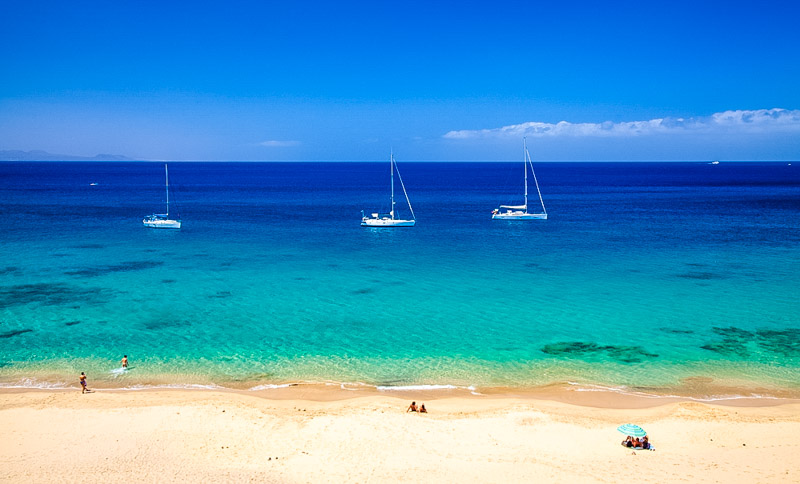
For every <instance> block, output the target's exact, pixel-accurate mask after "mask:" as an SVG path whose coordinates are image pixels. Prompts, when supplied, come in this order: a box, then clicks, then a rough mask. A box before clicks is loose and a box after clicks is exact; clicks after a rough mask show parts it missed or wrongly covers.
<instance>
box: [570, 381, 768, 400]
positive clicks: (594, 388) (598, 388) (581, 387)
mask: <svg viewBox="0 0 800 484" xmlns="http://www.w3.org/2000/svg"><path fill="white" fill-rule="evenodd" d="M567 385H570V386H572V387H575V388H573V389H571V390H572V391H576V392H610V393H618V394H620V395H630V396H634V397H641V398H654V399H658V398H680V399H685V400H691V401H694V402H719V401H724V400H746V399H764V400H781V398H780V397H773V396H769V395H758V394H750V395H717V396H707V397H691V396H686V395H673V394H661V395H659V394H655V393H647V392H642V391H638V390H631V389H629V388H627V387H612V386H605V385H596V384H591V383H577V382H572V381H568V382H567Z"/></svg>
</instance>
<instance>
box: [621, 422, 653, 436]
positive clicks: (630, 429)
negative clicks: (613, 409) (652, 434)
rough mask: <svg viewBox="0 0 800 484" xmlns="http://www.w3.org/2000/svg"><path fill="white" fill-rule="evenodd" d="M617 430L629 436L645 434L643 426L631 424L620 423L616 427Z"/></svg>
mask: <svg viewBox="0 0 800 484" xmlns="http://www.w3.org/2000/svg"><path fill="white" fill-rule="evenodd" d="M617 430H619V431H620V432H622V433H623V434H625V435H629V436H631V437H644V436H645V435H647V432H645V431H644V429H643V428H641V427H639V426H638V425H633V424H625V425H620V426H619V427H617Z"/></svg>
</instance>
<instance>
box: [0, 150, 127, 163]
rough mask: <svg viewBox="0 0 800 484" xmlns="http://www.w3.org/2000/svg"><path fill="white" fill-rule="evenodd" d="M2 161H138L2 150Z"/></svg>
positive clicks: (125, 157)
mask: <svg viewBox="0 0 800 484" xmlns="http://www.w3.org/2000/svg"><path fill="white" fill-rule="evenodd" d="M0 161H136V160H135V159H133V158H128V157H127V156H123V155H109V154H105V153H102V154H99V155H95V156H75V155H59V154H54V153H48V152H46V151H42V150H33V151H22V150H0Z"/></svg>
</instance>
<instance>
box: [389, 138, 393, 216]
mask: <svg viewBox="0 0 800 484" xmlns="http://www.w3.org/2000/svg"><path fill="white" fill-rule="evenodd" d="M389 171H390V172H391V175H390V179H391V180H392V210H391V212H390V213H389V215H391V216H392V220H394V152H392V154H391V155H389Z"/></svg>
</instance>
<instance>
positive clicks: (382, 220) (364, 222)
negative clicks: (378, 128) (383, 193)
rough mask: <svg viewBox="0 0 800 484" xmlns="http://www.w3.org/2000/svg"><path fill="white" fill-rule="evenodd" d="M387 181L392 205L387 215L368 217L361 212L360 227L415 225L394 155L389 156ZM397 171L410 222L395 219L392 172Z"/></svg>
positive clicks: (412, 210)
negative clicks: (389, 182) (388, 180)
mask: <svg viewBox="0 0 800 484" xmlns="http://www.w3.org/2000/svg"><path fill="white" fill-rule="evenodd" d="M389 170H390V175H389V179H390V180H391V187H392V188H391V193H392V204H391V208H390V209H389V213H388V214H381V213H378V212H374V213H372V214H370V216H369V217H367V216H366V215H364V211H363V210H362V211H361V226H362V227H386V228H388V227H413V226H414V225H416V223H417V218H416V217H415V216H414V209H413V208H411V201H410V200H409V199H408V193H407V192H406V186H405V185H404V184H403V177H401V176H400V170H398V169H397V163H395V161H394V153H392V154H391V155H390V156H389ZM395 171H397V179H398V180H400V186H401V187H402V188H403V194H404V195H405V196H406V203H408V210H409V211H410V212H411V220H404V219H399V218H396V217H395V215H396V211H395V209H394V208H395V207H394V206H395V201H394V172H395Z"/></svg>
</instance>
